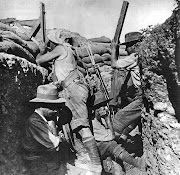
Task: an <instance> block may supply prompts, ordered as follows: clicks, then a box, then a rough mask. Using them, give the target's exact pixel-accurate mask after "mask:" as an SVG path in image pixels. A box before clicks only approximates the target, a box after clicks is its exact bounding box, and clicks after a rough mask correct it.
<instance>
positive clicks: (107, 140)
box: [92, 91, 145, 174]
mask: <svg viewBox="0 0 180 175" xmlns="http://www.w3.org/2000/svg"><path fill="white" fill-rule="evenodd" d="M95 97H96V98H95V102H94V108H93V109H94V116H95V117H94V119H93V120H92V126H93V133H94V137H95V139H96V141H97V145H98V148H99V151H100V154H101V158H102V159H104V158H106V157H107V156H111V157H115V158H116V159H120V160H122V161H124V162H126V163H129V164H130V165H133V166H134V167H137V168H138V169H140V170H142V171H145V162H144V160H143V159H142V158H139V157H137V158H134V157H133V156H131V155H130V154H129V153H128V152H127V151H126V150H125V149H124V148H123V147H122V145H121V144H118V143H117V142H116V141H115V140H114V136H113V135H112V133H111V131H110V129H108V128H107V126H106V122H105V120H104V118H105V117H107V115H110V111H109V110H108V108H107V106H106V105H107V103H108V101H109V100H106V99H105V97H104V94H103V93H101V92H100V91H98V92H97V93H96V95H95ZM114 165H115V167H116V168H115V169H116V171H118V172H114V173H115V174H121V173H122V169H121V168H117V167H118V165H117V164H114Z"/></svg>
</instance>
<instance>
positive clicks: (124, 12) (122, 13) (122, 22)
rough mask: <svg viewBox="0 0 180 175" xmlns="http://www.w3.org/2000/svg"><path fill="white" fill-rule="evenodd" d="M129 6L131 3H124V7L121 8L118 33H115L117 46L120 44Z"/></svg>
mask: <svg viewBox="0 0 180 175" xmlns="http://www.w3.org/2000/svg"><path fill="white" fill-rule="evenodd" d="M128 5H129V2H127V1H123V5H122V8H121V12H120V16H119V20H118V24H117V27H116V32H115V35H114V41H115V43H117V44H118V43H119V38H120V35H121V31H122V27H123V24H124V19H125V16H126V12H127V8H128Z"/></svg>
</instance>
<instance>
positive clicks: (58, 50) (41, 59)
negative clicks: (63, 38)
mask: <svg viewBox="0 0 180 175" xmlns="http://www.w3.org/2000/svg"><path fill="white" fill-rule="evenodd" d="M65 53H66V51H65V49H64V47H63V46H62V45H58V46H56V47H55V48H54V49H53V50H52V51H51V52H48V53H46V54H43V55H42V54H38V55H37V57H36V63H37V64H39V65H41V64H43V63H45V62H49V61H52V60H53V59H56V58H57V57H59V56H61V55H63V54H65Z"/></svg>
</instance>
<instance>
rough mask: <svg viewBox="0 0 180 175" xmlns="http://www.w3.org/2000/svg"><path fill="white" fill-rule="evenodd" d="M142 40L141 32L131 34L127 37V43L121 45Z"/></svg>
mask: <svg viewBox="0 0 180 175" xmlns="http://www.w3.org/2000/svg"><path fill="white" fill-rule="evenodd" d="M141 38H142V34H141V33H140V32H130V33H127V34H126V35H125V42H124V43H121V45H127V44H130V43H131V42H135V41H140V40H141Z"/></svg>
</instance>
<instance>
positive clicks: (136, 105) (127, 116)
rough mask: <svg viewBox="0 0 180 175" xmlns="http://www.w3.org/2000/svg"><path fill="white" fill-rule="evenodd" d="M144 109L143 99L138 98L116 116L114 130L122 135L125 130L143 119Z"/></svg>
mask: <svg viewBox="0 0 180 175" xmlns="http://www.w3.org/2000/svg"><path fill="white" fill-rule="evenodd" d="M142 108H143V102H142V98H138V99H136V100H134V101H133V102H131V103H130V104H128V105H127V106H126V107H124V108H123V109H120V110H119V111H118V112H117V113H116V114H115V116H114V120H113V128H114V131H115V132H117V133H118V134H120V135H121V134H122V132H123V130H124V129H125V128H126V127H127V126H128V125H130V124H131V123H133V122H134V121H135V120H136V119H138V118H140V117H141V111H142Z"/></svg>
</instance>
